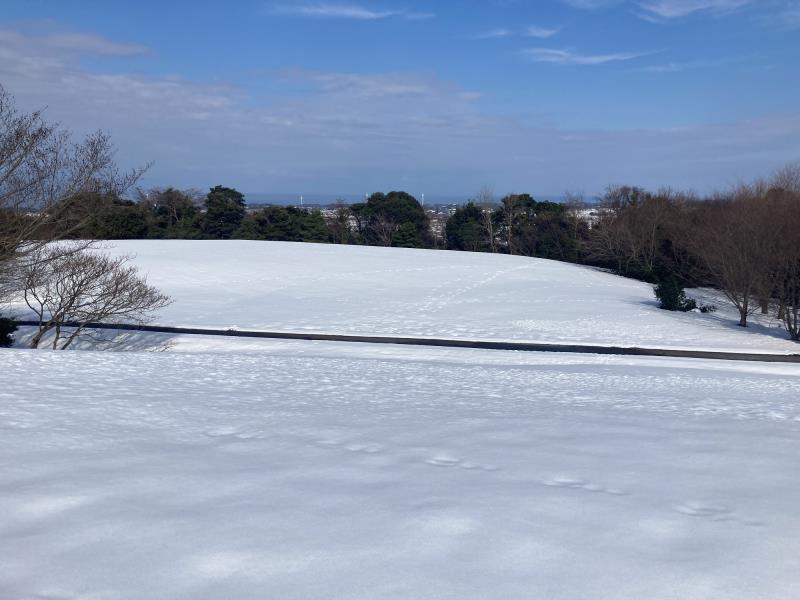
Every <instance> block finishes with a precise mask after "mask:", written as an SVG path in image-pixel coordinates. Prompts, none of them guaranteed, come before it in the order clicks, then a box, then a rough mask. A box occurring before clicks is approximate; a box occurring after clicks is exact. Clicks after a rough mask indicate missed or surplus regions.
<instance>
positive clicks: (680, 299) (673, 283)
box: [654, 275, 697, 312]
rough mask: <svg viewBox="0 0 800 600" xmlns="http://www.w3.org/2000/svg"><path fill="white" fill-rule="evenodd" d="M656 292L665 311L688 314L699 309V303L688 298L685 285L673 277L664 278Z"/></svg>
mask: <svg viewBox="0 0 800 600" xmlns="http://www.w3.org/2000/svg"><path fill="white" fill-rule="evenodd" d="M654 291H655V294H656V298H658V300H659V301H660V302H661V305H660V306H659V308H661V309H663V310H672V311H682V312H688V311H690V310H694V309H695V308H697V303H696V302H695V301H694V300H692V299H687V298H686V292H685V291H684V289H683V285H681V283H680V282H679V281H678V279H677V278H676V277H674V276H672V275H670V276H667V277H664V278H662V279H661V281H660V282H659V284H658V285H657V286H656V288H655V290H654Z"/></svg>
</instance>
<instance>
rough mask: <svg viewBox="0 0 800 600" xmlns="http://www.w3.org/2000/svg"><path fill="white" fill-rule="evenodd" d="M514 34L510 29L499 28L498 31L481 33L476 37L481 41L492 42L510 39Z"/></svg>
mask: <svg viewBox="0 0 800 600" xmlns="http://www.w3.org/2000/svg"><path fill="white" fill-rule="evenodd" d="M513 34H514V32H513V31H511V30H510V29H502V28H498V29H492V30H491V31H487V32H485V33H480V34H478V35H477V36H476V37H477V38H478V39H479V40H491V39H497V38H504V37H509V36H511V35H513Z"/></svg>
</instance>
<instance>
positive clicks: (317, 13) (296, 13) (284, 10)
mask: <svg viewBox="0 0 800 600" xmlns="http://www.w3.org/2000/svg"><path fill="white" fill-rule="evenodd" d="M267 12H268V13H269V14H273V15H283V16H289V17H305V18H310V19H354V20H358V21H376V20H381V19H389V18H393V17H394V18H402V19H410V20H415V19H431V18H433V17H434V16H435V15H434V14H433V13H417V12H410V11H407V10H389V9H387V10H379V9H374V8H367V7H365V6H361V5H357V4H327V3H323V4H279V5H274V6H270V7H268V9H267Z"/></svg>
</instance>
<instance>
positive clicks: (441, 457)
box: [425, 454, 499, 471]
mask: <svg viewBox="0 0 800 600" xmlns="http://www.w3.org/2000/svg"><path fill="white" fill-rule="evenodd" d="M425 462H426V463H428V464H429V465H433V466H434V467H458V468H460V469H466V470H467V471H499V468H498V467H495V466H494V465H476V464H475V463H472V462H468V461H462V460H461V459H460V458H456V457H455V456H450V455H447V454H437V455H436V456H434V457H432V458H426V459H425Z"/></svg>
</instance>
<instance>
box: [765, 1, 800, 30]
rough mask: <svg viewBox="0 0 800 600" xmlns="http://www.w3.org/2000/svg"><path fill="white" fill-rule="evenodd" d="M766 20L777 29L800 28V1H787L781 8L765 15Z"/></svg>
mask: <svg viewBox="0 0 800 600" xmlns="http://www.w3.org/2000/svg"><path fill="white" fill-rule="evenodd" d="M766 21H767V22H768V24H769V25H771V26H773V27H775V28H777V29H782V30H794V29H800V2H788V3H787V4H786V6H784V7H783V8H782V9H781V10H779V11H778V12H776V13H775V14H773V15H770V16H769V17H767V18H766Z"/></svg>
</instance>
